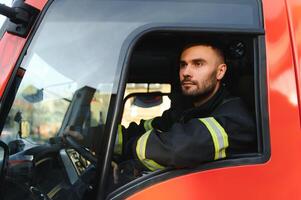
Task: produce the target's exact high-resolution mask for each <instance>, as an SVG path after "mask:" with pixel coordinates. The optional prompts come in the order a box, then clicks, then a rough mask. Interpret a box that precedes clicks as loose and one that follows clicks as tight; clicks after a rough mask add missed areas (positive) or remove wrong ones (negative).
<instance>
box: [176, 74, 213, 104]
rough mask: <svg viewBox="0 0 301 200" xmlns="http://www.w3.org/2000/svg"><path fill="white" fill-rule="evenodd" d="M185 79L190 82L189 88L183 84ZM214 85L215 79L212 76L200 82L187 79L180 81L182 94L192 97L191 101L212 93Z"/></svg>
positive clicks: (204, 97)
mask: <svg viewBox="0 0 301 200" xmlns="http://www.w3.org/2000/svg"><path fill="white" fill-rule="evenodd" d="M186 81H189V82H191V84H192V85H191V86H190V87H189V88H186V87H185V85H183V83H184V82H186ZM216 85H217V81H216V80H215V79H214V78H213V77H211V78H210V79H208V80H204V81H202V83H199V82H198V81H193V80H187V79H184V80H182V81H181V89H182V93H183V95H184V96H186V97H189V98H192V100H193V101H195V100H200V99H206V98H207V97H208V96H210V95H211V94H212V93H213V91H214V90H215V88H216Z"/></svg>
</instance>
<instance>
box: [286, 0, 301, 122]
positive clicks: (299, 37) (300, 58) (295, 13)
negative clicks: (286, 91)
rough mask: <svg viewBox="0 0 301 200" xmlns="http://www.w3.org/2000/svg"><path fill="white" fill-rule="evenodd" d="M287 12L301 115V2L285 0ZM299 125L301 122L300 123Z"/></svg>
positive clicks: (298, 0)
mask: <svg viewBox="0 0 301 200" xmlns="http://www.w3.org/2000/svg"><path fill="white" fill-rule="evenodd" d="M287 7H288V11H289V19H290V30H291V35H292V37H291V39H292V41H293V42H294V45H293V47H294V48H293V50H294V51H293V53H294V58H295V74H296V76H297V86H298V92H299V94H298V97H299V98H298V100H299V109H300V115H301V66H300V64H301V1H300V0H287ZM300 123H301V122H300Z"/></svg>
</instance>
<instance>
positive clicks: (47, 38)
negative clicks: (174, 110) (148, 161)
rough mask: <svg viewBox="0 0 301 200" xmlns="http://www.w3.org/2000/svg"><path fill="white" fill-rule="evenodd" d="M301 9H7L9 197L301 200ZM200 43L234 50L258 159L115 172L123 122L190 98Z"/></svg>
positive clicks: (219, 0)
mask: <svg viewBox="0 0 301 200" xmlns="http://www.w3.org/2000/svg"><path fill="white" fill-rule="evenodd" d="M300 8H301V1H300V0H276V1H271V0H264V1H260V0H245V1H234V0H214V1H207V0H189V1H184V0H183V1H182V0H163V1H157V0H143V1H142V0H122V1H121V0H112V1H106V0H100V1H96V0H86V1H79V0H26V1H24V0H15V1H13V3H12V4H11V5H10V6H4V5H1V6H0V14H2V15H5V16H6V18H5V21H4V22H3V25H2V27H1V31H0V130H1V132H0V197H1V199H4V200H14V199H28V200H37V199H46V200H49V199H51V200H61V199H64V200H65V199H75V200H77V199H78V200H80V199H131V200H135V199H221V198H223V199H300V197H301V193H300V191H301V190H300V184H299V179H300V177H301V173H300V170H299V169H300V167H301V163H300V161H299V159H298V155H299V152H301V149H300V148H301V145H300V142H301V130H300V127H301V119H300V116H301V106H300V104H301V100H300V99H301V96H300V92H301V91H300V88H301V81H300V78H301V77H300V76H301V73H300V55H301V53H300V44H301V40H300V35H301V34H300V33H299V32H300V30H301V29H300V28H301V21H300V19H301V17H300V13H301V9H300ZM298 33H299V34H298ZM202 38H211V39H216V40H219V41H222V42H223V48H224V51H225V57H226V62H227V65H228V72H227V76H226V77H225V79H224V82H223V84H224V85H226V87H227V88H228V90H229V91H230V92H231V93H232V94H233V95H235V96H239V97H241V98H242V99H243V101H244V103H245V105H246V107H247V109H248V110H249V112H250V113H251V114H252V116H253V118H254V121H255V123H256V135H257V140H256V142H257V150H256V152H250V153H245V154H241V155H236V156H235V157H231V158H227V159H222V160H217V161H212V162H206V163H203V164H201V165H199V166H197V167H194V168H189V169H187V168H185V169H176V168H172V167H168V168H166V169H163V170H157V171H154V172H148V171H145V172H143V173H140V174H139V175H137V174H136V173H135V172H134V171H133V170H132V169H131V162H122V163H118V162H117V164H116V162H114V161H116V151H118V148H117V149H116V142H118V141H117V140H118V137H117V134H118V129H119V127H120V125H123V126H125V127H127V126H128V125H129V123H130V122H132V121H136V122H139V120H140V119H151V118H153V117H156V116H160V115H161V114H162V112H163V111H164V110H167V109H169V108H171V107H173V106H175V105H177V104H178V103H179V101H181V98H180V97H179V96H180V95H179V94H180V91H179V80H178V77H177V75H178V67H179V54H180V51H181V49H182V48H183V45H185V44H187V43H188V42H193V41H198V40H200V39H202ZM299 165H300V166H299Z"/></svg>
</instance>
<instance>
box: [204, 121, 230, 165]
mask: <svg viewBox="0 0 301 200" xmlns="http://www.w3.org/2000/svg"><path fill="white" fill-rule="evenodd" d="M200 121H201V122H202V123H204V124H205V126H206V127H207V129H208V130H209V133H210V134H211V137H212V140H213V144H214V149H215V154H214V160H217V159H221V158H225V157H226V148H227V147H228V146H229V142H228V135H227V133H226V131H225V129H224V128H223V127H222V126H221V125H220V124H219V123H218V122H217V121H216V119H214V118H213V117H208V118H201V119H200Z"/></svg>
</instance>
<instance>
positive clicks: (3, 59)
mask: <svg viewBox="0 0 301 200" xmlns="http://www.w3.org/2000/svg"><path fill="white" fill-rule="evenodd" d="M46 2H47V0H39V1H35V0H29V1H26V3H28V4H30V5H32V6H34V7H36V8H38V9H42V8H43V7H44V5H45V4H46ZM26 40H27V39H25V38H21V37H18V36H15V35H12V34H9V33H7V32H6V33H5V34H4V35H3V37H2V38H1V40H0V98H2V95H3V92H4V90H5V88H6V85H7V83H8V80H9V79H10V76H11V74H12V71H13V69H14V66H15V64H16V61H17V59H18V58H19V56H20V53H21V51H22V49H23V47H24V44H25V42H26Z"/></svg>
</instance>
